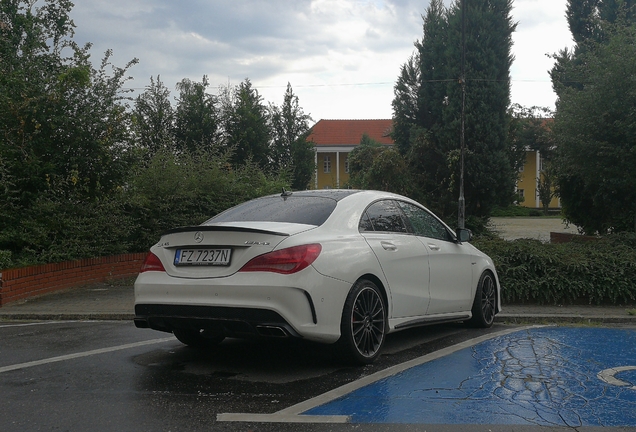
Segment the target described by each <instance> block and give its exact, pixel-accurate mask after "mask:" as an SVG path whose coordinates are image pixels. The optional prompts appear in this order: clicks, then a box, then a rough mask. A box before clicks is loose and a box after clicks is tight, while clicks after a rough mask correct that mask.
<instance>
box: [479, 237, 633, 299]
mask: <svg viewBox="0 0 636 432" xmlns="http://www.w3.org/2000/svg"><path fill="white" fill-rule="evenodd" d="M473 244H474V245H475V246H476V247H478V248H479V249H480V250H482V251H483V252H485V253H486V254H488V255H489V256H490V257H491V258H492V259H493V261H494V262H495V266H496V267H497V273H498V275H499V280H500V282H501V287H502V301H503V302H504V303H535V304H537V303H538V304H553V305H560V304H581V303H587V304H597V305H600V304H633V303H634V300H635V299H636V235H634V234H626V235H615V236H611V237H608V238H603V239H598V240H596V241H590V242H570V243H563V244H550V243H541V242H540V241H537V240H529V239H520V240H514V241H505V240H502V239H498V238H495V239H494V238H489V239H487V238H478V239H475V241H474V242H473Z"/></svg>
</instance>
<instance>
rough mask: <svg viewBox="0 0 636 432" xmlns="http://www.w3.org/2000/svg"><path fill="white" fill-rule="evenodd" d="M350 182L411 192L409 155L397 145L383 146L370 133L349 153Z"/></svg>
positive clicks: (355, 186)
mask: <svg viewBox="0 0 636 432" xmlns="http://www.w3.org/2000/svg"><path fill="white" fill-rule="evenodd" d="M349 173H350V177H349V185H350V186H351V187H354V188H356V189H374V190H382V191H390V192H395V193H400V194H404V195H410V194H411V190H410V186H411V182H410V181H409V176H408V170H407V162H406V159H405V158H404V157H403V156H402V155H401V154H400V153H399V151H398V150H397V149H396V148H393V147H388V146H383V145H382V144H380V143H379V142H377V141H375V140H373V139H371V138H370V137H369V136H368V135H367V134H364V135H363V136H362V139H361V140H360V145H358V146H357V147H356V148H355V149H353V151H352V152H351V153H350V154H349Z"/></svg>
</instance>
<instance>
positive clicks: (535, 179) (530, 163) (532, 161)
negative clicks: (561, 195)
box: [517, 149, 561, 209]
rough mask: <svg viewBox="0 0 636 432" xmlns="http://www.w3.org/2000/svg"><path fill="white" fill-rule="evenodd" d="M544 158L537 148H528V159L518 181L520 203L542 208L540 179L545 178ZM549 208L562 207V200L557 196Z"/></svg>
mask: <svg viewBox="0 0 636 432" xmlns="http://www.w3.org/2000/svg"><path fill="white" fill-rule="evenodd" d="M542 165H543V159H542V158H541V154H540V152H539V151H537V150H530V149H527V150H526V161H525V163H524V165H523V167H521V169H520V170H519V180H518V181H517V194H518V195H519V197H520V198H523V199H520V200H519V205H521V206H523V207H530V208H542V207H543V204H542V203H541V200H540V199H539V181H540V180H539V179H541V178H543V166H542ZM549 208H551V209H559V208H561V203H560V200H559V199H558V198H556V197H554V198H552V201H550V205H549Z"/></svg>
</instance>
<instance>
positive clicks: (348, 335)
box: [337, 279, 387, 365]
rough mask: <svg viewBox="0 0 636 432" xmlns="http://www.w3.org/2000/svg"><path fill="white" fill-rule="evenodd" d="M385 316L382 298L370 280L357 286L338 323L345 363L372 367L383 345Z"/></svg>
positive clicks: (358, 283)
mask: <svg viewBox="0 0 636 432" xmlns="http://www.w3.org/2000/svg"><path fill="white" fill-rule="evenodd" d="M386 329H387V312H386V305H385V304H384V298H383V297H382V293H381V292H380V290H379V289H378V287H377V286H376V285H375V284H374V283H373V282H371V281H370V280H366V279H361V280H359V281H358V282H356V283H355V284H354V285H353V287H352V288H351V291H349V295H348V296H347V300H346V301H345V305H344V309H343V311H342V320H341V321H340V339H338V342H337V344H338V345H339V350H340V354H341V356H342V357H343V359H344V360H345V361H346V362H348V363H354V364H358V365H364V364H369V363H372V362H373V361H374V360H375V359H376V358H377V357H378V356H379V355H380V352H381V350H382V346H383V345H384V339H385V337H386Z"/></svg>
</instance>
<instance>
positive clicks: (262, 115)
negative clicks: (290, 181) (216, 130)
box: [222, 79, 270, 169]
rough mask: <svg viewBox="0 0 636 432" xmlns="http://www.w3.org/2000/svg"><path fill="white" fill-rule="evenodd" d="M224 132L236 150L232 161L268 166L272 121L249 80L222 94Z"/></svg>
mask: <svg viewBox="0 0 636 432" xmlns="http://www.w3.org/2000/svg"><path fill="white" fill-rule="evenodd" d="M222 106H223V108H222V109H223V120H222V121H223V132H224V139H225V142H226V145H227V146H228V147H231V148H232V149H233V155H232V163H234V164H235V165H238V164H240V163H243V162H244V161H247V160H251V161H253V162H254V163H256V164H257V165H258V166H259V167H260V168H261V169H266V168H267V167H268V166H269V148H270V147H269V143H270V129H269V127H270V124H269V119H268V112H267V107H266V106H265V104H264V103H263V98H262V96H261V95H260V94H259V93H258V90H256V89H255V88H254V87H253V86H252V83H251V82H250V80H249V79H246V80H245V81H243V82H242V83H240V84H239V85H238V86H237V87H235V88H234V89H230V88H227V89H226V91H225V92H224V93H223V99H222Z"/></svg>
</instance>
